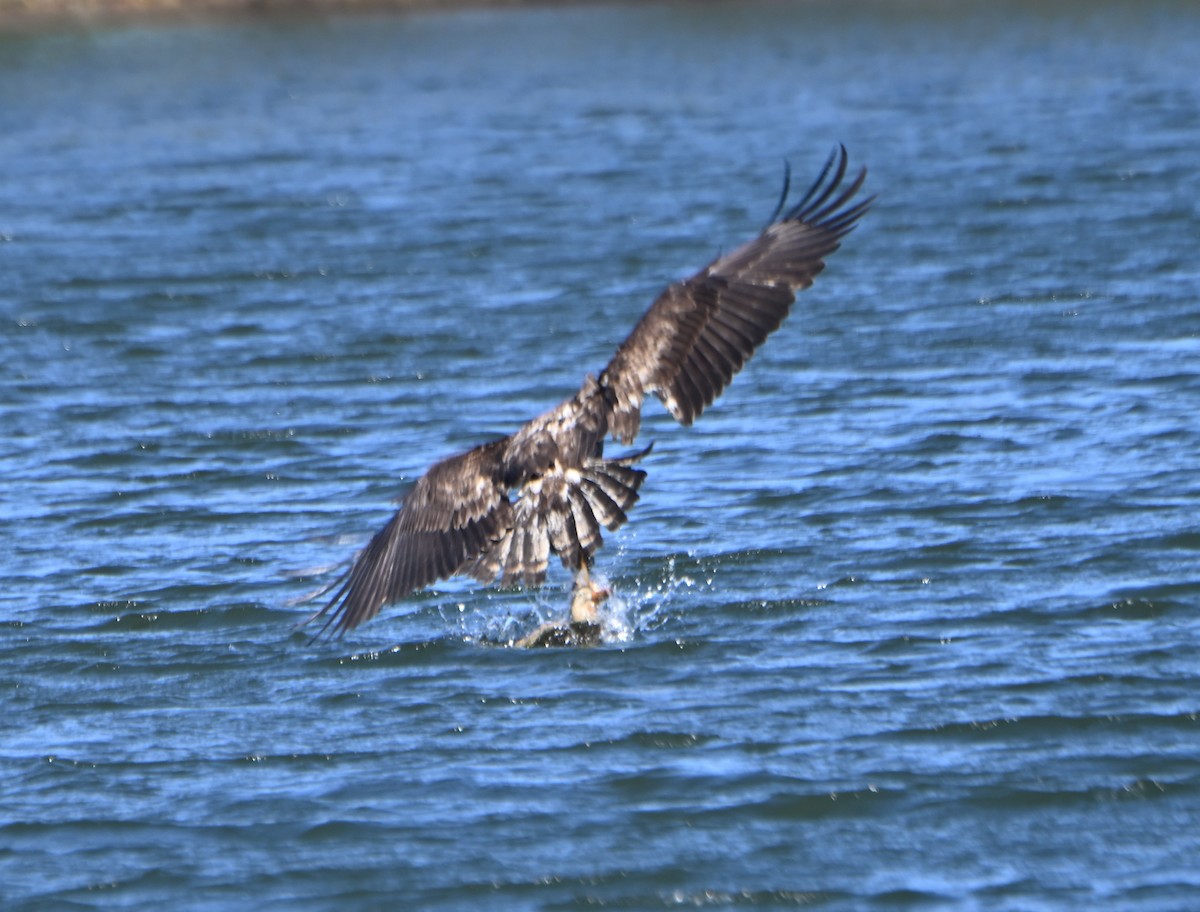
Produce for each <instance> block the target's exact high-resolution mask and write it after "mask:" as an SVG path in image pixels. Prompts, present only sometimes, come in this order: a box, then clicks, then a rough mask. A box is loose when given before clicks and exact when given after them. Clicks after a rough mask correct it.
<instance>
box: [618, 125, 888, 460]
mask: <svg viewBox="0 0 1200 912" xmlns="http://www.w3.org/2000/svg"><path fill="white" fill-rule="evenodd" d="M846 165H847V156H846V149H845V148H844V147H839V148H838V150H836V151H835V152H834V154H833V155H831V156H830V158H829V161H828V162H826V164H825V167H824V169H823V170H822V171H821V173H820V175H819V176H818V177H817V179H816V181H815V182H814V183H813V185H812V187H811V188H809V191H808V193H806V194H805V196H804V198H803V199H802V200H800V202H799V203H797V204H796V205H795V206H793V207H792V208H791V209H789V210H787V212H785V213H783V217H782V218H779V219H778V220H776V219H775V218H772V221H771V224H769V225H768V226H767V227H766V228H765V229H764V230H763V232H762V234H760V235H759V236H758V237H756V238H755V239H754V240H752V241H749V242H748V243H746V244H743V245H742V246H741V247H738V248H737V249H736V250H734V251H733V252H732V253H729V254H726V255H724V256H721V257H718V258H717V259H716V260H714V261H713V262H712V263H710V264H709V265H708V266H707V267H706V268H705V269H704V270H702V271H701V272H698V273H697V274H696V275H694V276H692V277H691V278H690V279H687V280H685V281H682V282H677V283H675V284H673V285H671V286H669V287H668V288H667V289H666V291H664V292H663V293H662V294H661V295H659V297H658V299H657V300H656V301H655V302H654V304H653V305H651V307H650V309H649V310H648V311H646V313H645V315H644V316H643V317H642V319H641V321H640V322H639V323H638V325H637V326H636V327H634V330H633V332H632V333H631V334H630V335H629V338H627V339H626V340H625V341H624V342H623V343H622V344H621V346H620V348H618V349H617V353H616V355H615V356H614V357H613V359H612V361H610V362H609V364H608V367H606V368H605V369H604V372H603V373H602V374H601V375H600V378H599V380H600V384H601V385H602V386H604V387H605V388H607V390H608V391H609V394H610V397H611V400H610V401H611V406H610V408H611V416H610V421H609V425H610V426H609V430H610V431H611V433H612V435H613V436H614V437H616V438H617V439H619V440H621V441H622V442H624V443H630V442H632V441H633V439H634V437H635V436H636V435H637V431H638V427H639V425H640V423H641V408H642V401H643V400H644V398H645V396H646V394H647V393H655V394H656V395H658V397H659V398H660V399H661V400H662V401H663V404H664V405H665V406H666V407H667V410H668V411H670V413H671V414H672V415H673V416H674V417H675V419H676V420H677V421H679V422H680V423H681V424H684V425H689V424H691V423H692V422H693V421H695V420H696V418H697V417H699V415H700V413H701V412H703V411H704V409H705V408H706V407H707V406H708V405H711V404H712V401H713V400H714V399H716V398H717V396H719V395H720V394H721V393H722V391H723V390H724V389H725V387H726V386H727V385H728V384H729V381H730V380H732V379H733V375H734V374H736V373H737V372H738V371H739V370H741V368H742V366H743V365H744V364H745V363H746V361H748V360H749V359H750V356H751V355H753V354H754V352H755V350H756V349H757V348H758V346H760V345H761V344H762V343H763V341H764V340H765V339H766V338H767V336H768V335H770V334H771V333H772V332H774V331H775V330H776V329H778V328H779V324H780V323H782V322H783V319H784V317H786V316H787V314H788V310H789V309H790V308H791V305H792V302H793V301H794V300H795V298H796V292H797V291H799V290H802V289H804V288H807V287H808V286H809V285H811V284H812V282H813V278H814V277H815V276H816V275H817V273H819V272H820V271H821V270H822V269H824V268H825V257H827V256H828V255H829V254H831V253H833V251H835V250H837V249H838V247H839V245H840V242H841V239H842V237H844V236H845V235H846V234H848V233H849V232H850V231H851V230H853V228H854V226H855V224H856V223H857V222H858V220H859V219H860V218H861V217H862V215H863V213H865V212H866V211H867V209H868V208H869V207H870V205H871V203H872V201H873V200H874V197H871V198H869V199H865V200H862V201H860V202H857V203H856V202H854V196H855V195H856V194H857V193H858V191H859V189H860V188H861V187H862V185H863V181H864V180H866V176H867V172H866V169H865V168H864V169H862V170H861V171H859V173H858V174H857V176H856V177H855V178H854V179H853V180H852V181H851V182H850V183H849V184H848V185H844V184H843V181H844V179H845V177H846ZM787 190H788V186H787V183H786V182H785V184H784V190H783V196H782V197H781V199H780V205H779V209H778V210H776V216H778V215H779V214H780V212H781V211H782V209H783V206H784V203H785V201H786V198H787Z"/></svg>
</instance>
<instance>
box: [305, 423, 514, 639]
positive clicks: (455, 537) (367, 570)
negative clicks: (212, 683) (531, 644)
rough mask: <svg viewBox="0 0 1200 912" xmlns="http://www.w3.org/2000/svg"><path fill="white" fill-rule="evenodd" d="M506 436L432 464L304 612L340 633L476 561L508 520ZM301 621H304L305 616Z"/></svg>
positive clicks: (505, 529) (503, 530)
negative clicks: (322, 600) (320, 602)
mask: <svg viewBox="0 0 1200 912" xmlns="http://www.w3.org/2000/svg"><path fill="white" fill-rule="evenodd" d="M507 443H508V440H507V439H503V440H497V441H494V442H492V443H486V444H484V445H483V446H478V447H476V448H475V449H473V450H468V451H467V452H465V453H461V454H459V455H458V456H452V457H450V458H449V459H444V460H442V461H441V462H438V463H436V464H434V465H433V466H432V467H431V468H430V469H429V471H428V472H426V473H425V474H424V475H423V476H422V477H421V478H420V480H418V481H417V483H416V484H415V485H414V486H413V488H412V490H411V491H410V492H409V494H408V496H407V497H406V498H405V499H404V504H403V505H402V506H401V507H400V509H399V511H397V513H396V515H395V516H393V517H392V518H391V520H389V521H388V524H387V525H386V526H384V527H383V528H382V529H381V530H380V531H379V532H378V533H377V534H376V535H375V537H374V538H372V539H371V541H370V542H369V543H368V544H367V546H366V547H365V548H364V549H363V550H362V551H361V552H360V553H359V554H358V556H357V557H355V559H354V563H353V565H352V566H351V567H350V569H349V570H348V571H347V572H346V574H345V575H344V576H343V577H342V578H341V579H339V580H338V581H337V582H336V583H334V584H333V586H331V587H330V588H331V589H333V588H335V587H336V592H334V595H333V597H332V598H331V599H330V600H329V601H328V602H327V603H326V605H325V607H324V608H322V609H321V610H320V611H318V612H317V613H316V614H314V615H313V616H312V617H310V618H309V619H308V620H309V621H312V620H315V619H316V618H319V617H321V616H323V615H326V614H328V615H329V617H328V619H327V620H326V621H325V624H324V626H322V627H321V629H320V630H319V631H318V632H317V634H316V636H318V637H319V636H321V635H322V634H323V633H325V632H326V631H327V630H329V629H330V628H331V627H332V631H331V632H332V633H335V634H337V635H338V636H341V635H342V634H344V633H345V632H346V631H347V630H350V629H351V628H354V627H357V626H358V625H359V624H361V623H362V622H363V621H367V620H370V619H371V618H373V617H374V616H375V615H376V614H378V613H379V609H380V608H382V607H383V606H384V605H388V604H390V603H392V602H394V601H397V600H399V599H402V598H404V596H406V595H408V594H409V593H411V592H415V591H416V590H418V589H423V588H424V587H425V586H428V585H429V584H430V583H434V582H436V581H438V580H440V579H446V578H447V577H450V576H453V575H454V574H455V573H457V572H460V571H461V570H462V569H463V568H464V567H466V566H467V565H468V564H471V563H472V562H474V561H476V560H477V559H478V558H479V557H480V555H482V554H483V553H484V552H486V551H487V550H488V549H489V548H491V547H492V546H493V545H494V544H495V543H496V542H497V541H499V540H500V539H501V538H503V537H504V536H505V535H506V533H507V532H508V530H509V529H510V528H511V526H512V505H511V503H510V502H509V499H508V486H507V484H506V483H505V478H504V461H503V455H504V449H505V447H506V445H507ZM306 623H307V621H306Z"/></svg>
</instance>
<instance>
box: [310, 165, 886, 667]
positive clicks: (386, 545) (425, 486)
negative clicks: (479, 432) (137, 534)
mask: <svg viewBox="0 0 1200 912" xmlns="http://www.w3.org/2000/svg"><path fill="white" fill-rule="evenodd" d="M846 169H847V156H846V150H845V148H844V147H838V148H837V149H836V150H835V151H834V153H833V154H832V155H831V156H830V158H829V160H828V161H827V162H826V164H825V167H824V168H823V169H822V171H821V173H820V174H819V175H818V177H817V179H816V181H814V182H813V184H812V186H811V187H810V188H809V190H808V192H807V193H806V194H805V195H804V197H803V199H801V200H800V201H799V202H798V203H796V204H795V205H794V206H792V207H791V208H788V209H786V210H785V206H786V204H787V197H788V189H789V182H788V179H787V177H786V176H785V180H784V187H783V193H782V194H781V196H780V199H779V205H778V206H777V207H776V209H775V212H774V213H773V214H772V216H771V219H770V222H769V223H768V225H767V227H766V228H764V229H763V231H762V233H761V234H759V235H758V237H756V238H754V239H753V240H751V241H748V242H747V243H745V244H743V245H742V246H740V247H738V248H737V249H736V250H734V251H732V252H731V253H727V254H724V255H722V256H719V257H717V259H716V260H714V261H713V262H712V263H710V264H709V265H708V266H706V267H705V268H704V269H702V270H701V271H700V272H698V273H696V274H695V275H694V276H692V277H691V278H689V279H684V280H683V281H680V282H676V283H674V284H672V285H669V286H668V287H667V288H666V290H665V291H663V292H662V294H660V295H659V296H658V299H657V300H655V302H654V303H653V304H652V305H651V306H650V309H649V310H647V311H646V313H645V315H643V317H642V319H641V320H640V321H639V322H638V324H637V326H635V327H634V329H633V332H632V333H630V334H629V337H628V338H627V339H626V340H625V341H624V342H622V343H621V345H620V347H619V348H618V349H617V352H616V354H615V355H614V356H613V358H612V360H611V361H610V362H609V363H608V366H607V367H605V368H604V370H602V371H601V372H600V374H599V376H592V375H590V374H589V375H588V376H587V378H586V379H585V380H584V381H583V386H582V387H581V388H580V389H579V391H578V392H577V393H575V395H574V396H572V397H571V398H570V399H567V400H566V401H565V402H563V403H562V404H561V405H558V406H557V407H555V408H553V409H551V410H550V411H548V412H546V413H545V414H544V415H540V416H539V417H537V418H534V419H533V420H532V421H530V422H529V423H528V424H526V425H525V426H524V427H522V428H520V429H519V430H518V431H517V432H516V433H514V434H512V435H511V436H509V437H505V438H503V439H502V440H495V441H492V442H491V443H485V444H482V445H480V446H477V447H475V448H474V449H472V450H468V451H467V452H465V453H461V454H459V455H457V456H451V457H449V458H448V459H443V460H442V461H441V462H437V463H435V464H434V465H433V466H432V467H430V469H429V471H427V472H426V473H425V475H424V476H422V477H421V478H420V479H419V480H418V481H417V482H416V484H415V485H414V486H413V488H412V489H411V490H410V491H409V493H408V495H407V496H406V497H405V498H404V501H403V504H402V505H401V507H400V509H399V510H398V511H397V512H396V514H395V515H394V516H393V517H392V518H391V520H390V521H389V522H388V523H387V525H385V526H384V527H383V528H382V529H381V530H380V531H379V532H378V533H377V534H376V535H375V536H374V537H373V538H372V539H371V541H370V542H369V543H368V544H367V546H366V547H365V548H364V549H363V550H362V551H361V552H359V554H358V555H357V556H356V557H355V559H354V561H353V563H352V564H351V565H350V568H349V569H348V570H347V571H346V573H345V574H344V575H343V576H342V577H341V578H339V579H338V580H337V581H335V582H334V583H333V584H332V585H331V586H329V587H328V589H326V590H325V593H324V594H325V595H328V594H329V593H330V592H333V596H332V598H330V599H329V601H328V602H327V603H326V604H325V606H324V607H323V608H321V609H320V610H319V611H317V612H316V613H314V614H313V615H312V616H311V617H310V618H309V619H308V621H313V620H316V619H318V618H321V617H325V623H324V625H323V626H322V627H321V629H320V630H319V631H318V632H317V637H320V636H321V635H323V634H325V633H326V632H329V633H331V634H336V635H337V636H339V637H340V636H341V635H343V634H345V633H346V631H348V630H351V629H353V628H354V627H357V626H358V625H359V624H361V623H363V622H364V621H367V620H370V619H371V618H373V617H374V616H375V615H376V614H378V613H379V610H380V609H381V608H383V607H384V606H385V605H388V604H391V603H392V602H396V601H398V600H400V599H402V598H404V597H405V596H407V595H409V594H410V593H412V592H415V591H416V590H418V589H422V588H424V587H425V586H428V585H430V584H432V583H434V582H436V581H437V580H441V579H446V578H448V577H451V576H455V575H460V574H465V575H470V576H472V577H474V578H475V579H477V580H479V581H481V582H485V583H490V582H494V581H498V582H499V583H500V584H501V585H502V586H510V587H511V586H526V587H531V586H538V585H540V584H541V583H542V582H544V581H545V578H546V571H547V569H548V566H549V563H550V555H551V554H552V553H553V554H557V555H558V557H559V559H560V560H561V561H562V562H563V564H564V566H566V568H567V569H568V570H570V571H571V572H572V573H573V574H574V576H575V582H574V588H573V591H572V598H571V627H570V628H557V629H556V631H554V630H552V631H551V633H552V636H550V637H549V638H548V639H547V638H541V639H537V640H531V641H530V642H529V643H526V644H525V645H534V644H551V643H556V642H560V641H561V642H564V643H565V642H571V641H573V634H572V631H574V632H575V633H578V634H580V635H581V636H582V635H584V634H586V632H587V631H588V630H594V631H598V630H599V627H598V615H597V611H596V608H597V606H598V604H599V603H600V602H601V601H602V600H603V599H604V598H605V597H606V596H607V595H608V592H607V590H605V589H603V588H601V587H600V586H598V585H597V584H596V583H595V582H593V581H592V579H591V576H590V570H591V566H592V559H593V556H594V555H595V553H596V549H597V548H599V547H600V545H601V537H600V533H601V527H603V528H605V529H608V530H610V531H613V530H616V529H617V528H618V527H620V526H621V524H622V523H624V522H625V519H626V511H628V510H629V508H630V507H631V506H632V505H633V504H634V502H635V501H637V499H638V489H639V488H640V487H641V484H642V481H643V480H644V479H645V477H646V473H645V471H643V470H642V469H639V468H636V465H637V462H638V460H640V459H641V458H642V457H643V456H645V455H646V454H647V453H648V452H649V451H650V448H649V447H647V448H646V449H644V450H641V451H640V452H634V453H630V454H627V455H624V456H618V457H616V458H611V457H608V456H605V454H604V441H605V439H606V438H607V437H609V436H612V437H613V439H615V440H618V441H620V442H621V443H623V444H626V445H628V444H631V443H633V440H634V438H635V437H636V436H637V432H638V427H639V425H640V423H641V410H642V403H643V401H644V400H645V398H646V396H647V394H649V393H654V394H655V395H656V396H658V398H659V399H661V400H662V402H663V404H664V405H665V406H666V408H667V411H669V412H670V413H671V415H672V416H674V418H675V419H676V420H677V421H678V422H679V423H680V424H683V425H690V424H691V423H692V422H693V421H695V420H696V418H697V417H699V415H700V414H701V412H703V411H704V409H705V407H707V406H708V405H710V404H711V403H712V401H713V400H714V399H716V398H717V396H719V395H720V394H721V392H722V391H723V390H724V389H725V387H726V385H727V384H728V383H729V382H730V380H732V379H733V375H734V374H736V373H737V372H738V371H739V370H740V369H741V368H742V365H744V364H745V363H746V361H747V360H748V359H749V358H750V356H751V355H753V354H754V352H755V350H756V349H757V348H758V347H759V345H761V344H762V343H763V341H764V340H765V339H766V338H767V336H768V335H770V334H771V333H772V332H774V331H775V330H776V329H777V328H778V327H779V325H780V323H782V322H783V319H784V317H786V316H787V314H788V311H789V309H790V308H791V305H792V302H793V301H794V300H795V296H796V292H797V291H799V290H802V289H805V288H807V287H808V286H809V285H811V284H812V282H813V278H814V277H815V276H816V275H817V273H819V272H820V271H821V270H822V269H823V268H824V266H825V257H826V256H828V255H829V254H831V253H833V252H834V251H835V250H837V249H838V246H839V245H840V242H841V239H842V238H843V237H844V236H845V235H846V234H848V233H849V232H850V231H851V230H853V228H854V227H855V225H856V224H857V223H858V220H859V219H860V218H861V217H862V216H863V214H864V213H865V212H866V211H867V210H868V208H870V205H871V203H872V202H873V201H874V197H871V198H868V199H862V200H857V201H856V199H855V197H856V195H857V194H858V192H859V190H860V189H861V188H862V185H863V182H864V180H865V179H866V169H865V168H863V169H862V170H860V171H859V172H858V173H857V175H855V176H854V177H853V178H852V179H850V180H849V181H847V180H846ZM306 623H307V622H306ZM564 634H565V636H564Z"/></svg>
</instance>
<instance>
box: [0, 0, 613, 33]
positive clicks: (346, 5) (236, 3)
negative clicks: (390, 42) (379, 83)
mask: <svg viewBox="0 0 1200 912" xmlns="http://www.w3.org/2000/svg"><path fill="white" fill-rule="evenodd" d="M597 2H602V0H0V34H3V33H5V32H14V31H43V30H52V29H55V28H60V27H64V28H72V27H93V26H101V27H102V26H107V25H119V24H122V23H129V22H161V23H171V22H198V21H206V20H213V19H254V18H272V17H290V16H295V17H304V16H320V15H326V14H339V13H352V12H387V11H399V12H406V11H414V12H417V11H429V10H458V9H496V8H503V7H526V6H571V5H574V6H582V5H587V4H592V3H597Z"/></svg>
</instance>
